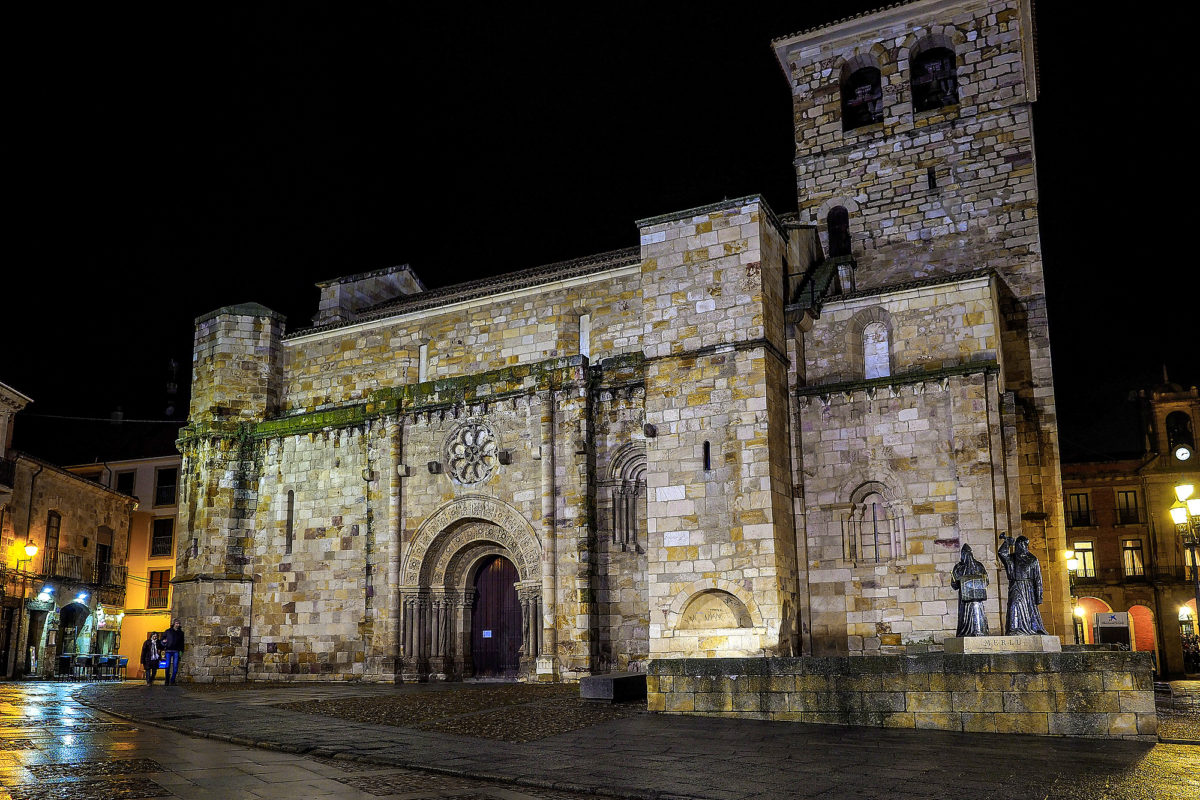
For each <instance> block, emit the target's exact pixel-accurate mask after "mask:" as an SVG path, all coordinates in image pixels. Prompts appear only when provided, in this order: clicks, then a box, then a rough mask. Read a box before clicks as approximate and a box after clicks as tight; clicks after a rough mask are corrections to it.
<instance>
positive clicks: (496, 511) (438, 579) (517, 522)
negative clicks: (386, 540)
mask: <svg viewBox="0 0 1200 800" xmlns="http://www.w3.org/2000/svg"><path fill="white" fill-rule="evenodd" d="M476 542H486V543H491V544H495V545H499V546H500V547H502V548H504V550H505V553H504V555H505V556H506V557H508V558H509V559H511V560H512V562H513V564H514V565H515V566H516V568H517V574H518V575H519V576H520V578H521V580H523V581H528V580H540V579H541V554H542V547H541V543H540V542H539V541H538V538H537V534H536V532H535V531H534V529H533V526H532V525H530V524H529V522H528V521H527V520H526V519H525V517H523V516H522V515H521V513H520V512H519V511H517V510H516V509H515V508H513V507H512V506H510V505H508V504H507V503H503V502H501V501H499V500H497V499H495V498H493V497H482V496H478V495H473V496H467V497H463V498H460V499H458V500H453V501H451V502H449V503H447V504H446V505H444V506H442V507H441V508H439V509H438V510H437V511H435V512H434V513H433V514H431V515H430V516H429V518H428V519H426V520H425V522H424V523H422V524H421V527H420V528H419V529H417V533H416V535H415V536H414V537H413V541H412V544H411V545H410V546H409V548H408V553H407V554H406V555H405V557H404V564H403V565H402V567H401V570H400V574H401V576H402V578H401V581H402V584H403V585H405V586H438V585H445V581H446V578H447V569H448V568H450V562H451V560H452V559H453V558H454V556H456V555H457V554H458V553H459V552H461V551H462V550H463V549H464V548H467V547H468V546H470V545H472V544H473V543H476Z"/></svg>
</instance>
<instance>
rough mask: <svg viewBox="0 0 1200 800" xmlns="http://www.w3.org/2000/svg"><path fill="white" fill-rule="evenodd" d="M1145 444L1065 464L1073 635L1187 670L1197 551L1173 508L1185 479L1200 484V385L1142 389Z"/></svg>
mask: <svg viewBox="0 0 1200 800" xmlns="http://www.w3.org/2000/svg"><path fill="white" fill-rule="evenodd" d="M1137 400H1138V404H1139V406H1140V411H1141V415H1140V416H1141V421H1142V426H1143V433H1144V443H1145V444H1144V450H1145V452H1144V453H1142V454H1141V455H1137V456H1125V457H1113V458H1109V459H1093V460H1088V461H1076V462H1068V463H1064V464H1063V465H1062V477H1063V501H1064V508H1065V516H1064V519H1065V523H1066V533H1067V537H1066V546H1067V547H1068V548H1070V549H1073V550H1074V552H1075V557H1076V558H1077V559H1078V568H1077V569H1076V571H1075V579H1074V586H1075V596H1076V603H1075V605H1076V637H1078V639H1079V641H1080V642H1082V643H1087V644H1098V643H1118V644H1122V645H1127V646H1129V647H1130V648H1131V649H1133V650H1147V651H1151V652H1153V653H1154V654H1155V661H1156V664H1157V665H1158V669H1159V671H1160V672H1163V673H1165V674H1179V673H1182V672H1183V671H1184V663H1183V646H1184V642H1185V641H1186V640H1187V637H1189V636H1194V635H1196V633H1197V631H1196V619H1197V616H1196V599H1195V594H1194V584H1193V579H1192V571H1193V570H1194V569H1195V567H1194V565H1193V564H1192V561H1191V554H1190V552H1189V551H1188V550H1187V549H1186V548H1185V547H1184V546H1183V542H1182V540H1181V538H1180V536H1179V535H1178V534H1177V532H1176V529H1175V525H1174V523H1173V522H1172V521H1171V518H1170V515H1169V514H1168V511H1167V510H1168V509H1169V508H1170V507H1171V505H1172V504H1173V503H1174V502H1175V499H1176V498H1175V492H1174V487H1175V485H1176V484H1179V483H1192V484H1195V485H1196V486H1200V464H1197V463H1196V462H1197V457H1196V456H1195V455H1194V453H1195V434H1194V430H1195V428H1194V425H1195V422H1196V420H1197V419H1200V398H1198V396H1197V389H1196V387H1194V386H1193V387H1191V388H1190V389H1186V390H1185V389H1184V388H1183V387H1181V386H1179V385H1178V384H1173V383H1170V382H1168V381H1165V380H1164V383H1163V384H1161V385H1159V386H1157V387H1155V388H1153V389H1150V390H1146V391H1142V392H1139V393H1138V395H1137Z"/></svg>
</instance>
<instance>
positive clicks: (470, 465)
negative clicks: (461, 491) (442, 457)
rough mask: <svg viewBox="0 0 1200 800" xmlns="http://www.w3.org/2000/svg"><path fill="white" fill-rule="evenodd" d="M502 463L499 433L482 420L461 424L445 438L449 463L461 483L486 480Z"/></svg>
mask: <svg viewBox="0 0 1200 800" xmlns="http://www.w3.org/2000/svg"><path fill="white" fill-rule="evenodd" d="M499 463H500V454H499V449H498V448H497V445H496V434H494V433H493V432H492V429H491V428H489V427H488V426H487V425H485V424H484V423H483V422H480V421H479V420H470V421H468V422H464V423H463V424H462V425H459V426H458V428H457V429H455V431H454V433H452V434H450V438H449V439H448V440H447V441H446V467H447V469H448V470H449V472H450V474H451V476H453V477H454V479H455V480H456V481H458V482H459V483H479V482H480V481H484V480H487V479H488V478H489V477H491V474H492V473H493V472H494V471H495V470H496V465H497V464H499Z"/></svg>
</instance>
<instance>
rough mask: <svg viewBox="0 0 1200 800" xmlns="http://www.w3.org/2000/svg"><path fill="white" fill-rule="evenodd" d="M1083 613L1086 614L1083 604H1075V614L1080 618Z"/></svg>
mask: <svg viewBox="0 0 1200 800" xmlns="http://www.w3.org/2000/svg"><path fill="white" fill-rule="evenodd" d="M1085 614H1087V609H1086V608H1084V607H1083V606H1075V616H1077V617H1079V618H1080V619H1083V617H1084V615H1085Z"/></svg>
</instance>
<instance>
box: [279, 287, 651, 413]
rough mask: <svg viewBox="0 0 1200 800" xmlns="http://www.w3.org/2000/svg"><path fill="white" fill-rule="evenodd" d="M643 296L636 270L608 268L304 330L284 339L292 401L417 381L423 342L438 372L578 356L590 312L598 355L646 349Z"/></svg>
mask: <svg viewBox="0 0 1200 800" xmlns="http://www.w3.org/2000/svg"><path fill="white" fill-rule="evenodd" d="M626 271H628V270H626ZM640 303H641V291H640V286H639V278H638V275H637V273H636V271H635V272H633V273H632V274H621V275H619V276H616V275H614V274H613V273H612V272H606V273H603V274H602V275H600V276H592V277H591V278H588V279H585V280H578V281H574V282H572V283H570V284H566V285H564V284H557V285H553V284H552V285H550V286H539V287H537V288H534V289H529V290H524V291H521V292H516V293H514V294H513V295H511V296H502V297H500V298H487V299H484V300H476V301H470V302H464V303H458V304H451V305H450V306H449V307H439V308H435V309H431V310H428V311H422V312H413V313H411V314H407V315H404V316H402V317H400V318H398V319H397V318H388V319H383V320H378V321H374V322H365V323H360V324H357V325H352V326H349V327H347V328H344V329H333V330H330V331H323V332H316V333H311V334H305V335H301V336H297V337H295V338H293V339H289V340H287V341H285V342H284V343H283V348H284V353H283V358H284V360H285V362H286V368H285V375H286V381H285V387H284V390H283V391H284V395H285V401H284V402H285V410H286V411H288V412H298V411H312V410H314V409H316V408H319V407H325V406H329V405H338V404H344V403H348V402H355V401H362V400H363V399H365V398H366V397H367V395H369V394H370V393H371V392H372V391H375V390H377V389H379V388H380V387H386V386H392V387H395V386H403V385H405V384H413V383H416V382H417V373H418V359H419V353H420V347H421V345H423V344H424V345H427V346H428V356H427V358H428V371H427V373H426V376H427V379H428V380H436V379H438V378H447V377H455V376H460V375H465V374H471V373H478V372H486V371H488V370H495V369H501V368H504V367H509V366H513V365H515V364H532V363H538V362H541V361H545V360H547V359H553V358H560V357H564V356H570V355H576V354H578V353H579V352H580V349H579V338H578V337H579V317H580V315H582V314H588V315H590V317H591V337H590V344H591V347H590V351H591V359H592V360H593V361H600V360H602V359H605V358H609V357H611V356H614V355H619V354H621V353H628V352H636V351H637V350H638V349H639V334H640V333H641V327H640V326H641V305H640Z"/></svg>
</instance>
